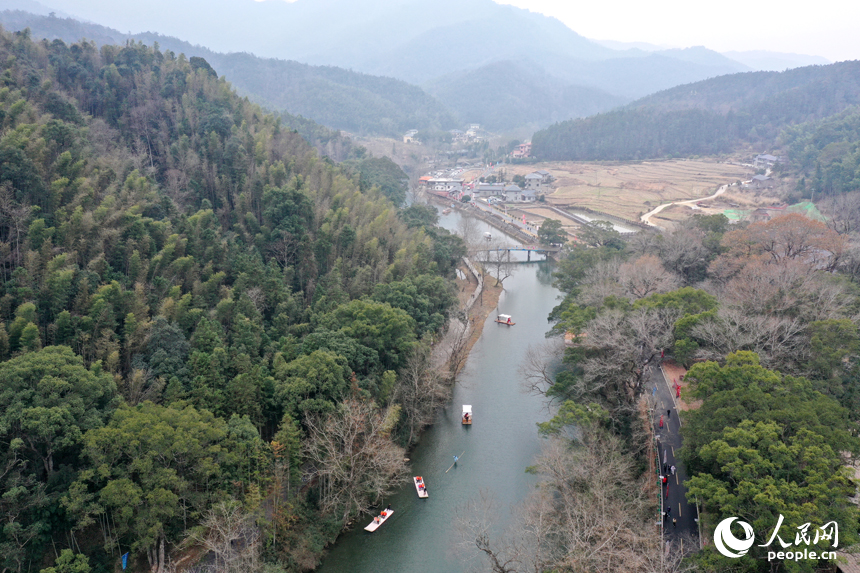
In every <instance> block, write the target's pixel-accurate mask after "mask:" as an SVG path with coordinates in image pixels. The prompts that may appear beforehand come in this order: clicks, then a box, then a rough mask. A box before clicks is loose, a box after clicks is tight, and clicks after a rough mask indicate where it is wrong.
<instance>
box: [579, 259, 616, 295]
mask: <svg viewBox="0 0 860 573" xmlns="http://www.w3.org/2000/svg"><path fill="white" fill-rule="evenodd" d="M620 265H621V263H620V262H619V260H618V258H611V259H609V260H606V261H598V262H597V263H596V264H595V265H594V266H592V267H591V268H589V269H588V270H587V271H586V272H585V276H584V277H583V279H582V281H581V283H580V286H581V291H580V293H579V296H578V297H577V302H579V304H581V305H583V306H594V307H600V306H602V305H603V301H604V299H605V298H606V297H608V296H624V290H623V289H622V287H621V284H620V283H619V276H618V268H619V266H620Z"/></svg>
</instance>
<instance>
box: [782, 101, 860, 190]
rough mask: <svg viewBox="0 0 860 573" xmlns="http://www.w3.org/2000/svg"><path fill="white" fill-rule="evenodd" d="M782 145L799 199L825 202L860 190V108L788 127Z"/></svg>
mask: <svg viewBox="0 0 860 573" xmlns="http://www.w3.org/2000/svg"><path fill="white" fill-rule="evenodd" d="M780 145H781V147H783V148H785V149H786V150H787V152H788V159H789V162H788V166H787V167H786V169H787V170H788V171H789V172H791V173H792V174H793V175H795V177H796V179H797V181H798V183H797V190H796V195H797V196H798V197H803V198H810V199H814V198H816V197H818V198H821V199H824V198H826V197H832V196H834V195H839V194H843V193H848V192H850V191H854V190H856V189H858V188H860V108H858V107H856V106H855V107H851V108H848V109H847V110H845V111H844V112H842V113H840V114H837V115H835V116H832V117H828V118H826V119H824V120H821V121H816V122H809V123H805V124H802V125H798V126H794V127H790V128H787V129H786V130H785V131H784V132H783V133H782V134H781V136H780Z"/></svg>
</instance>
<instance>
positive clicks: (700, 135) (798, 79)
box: [532, 61, 860, 160]
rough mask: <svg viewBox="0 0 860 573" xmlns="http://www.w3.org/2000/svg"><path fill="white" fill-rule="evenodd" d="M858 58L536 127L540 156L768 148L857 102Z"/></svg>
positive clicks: (708, 85) (675, 92) (738, 78)
mask: <svg viewBox="0 0 860 573" xmlns="http://www.w3.org/2000/svg"><path fill="white" fill-rule="evenodd" d="M858 78H860V62H857V61H849V62H841V63H837V64H831V65H828V66H809V67H805V68H797V69H793V70H788V71H785V72H755V73H741V74H731V75H727V76H720V77H717V78H713V79H710V80H705V81H702V82H697V83H694V84H688V85H684V86H678V87H676V88H672V89H670V90H666V91H663V92H659V93H657V94H654V95H651V96H648V97H645V98H642V99H640V100H637V101H635V102H633V103H631V104H629V105H627V106H625V107H624V108H621V109H617V110H614V111H611V112H609V113H605V114H600V115H595V116H592V117H589V118H585V119H578V120H571V121H566V122H562V123H558V124H556V125H553V126H551V127H549V128H547V129H545V130H542V131H539V132H537V133H535V135H534V138H533V145H532V153H533V154H534V155H535V156H537V157H539V158H541V159H545V160H629V159H647V158H655V157H666V156H670V157H671V156H685V157H689V156H693V155H715V154H720V153H726V152H729V151H731V150H733V149H735V148H736V147H737V146H738V145H740V144H743V143H748V144H758V145H763V146H766V147H772V146H773V144H774V142H775V141H776V139H777V137H778V136H779V135H780V133H781V132H782V130H783V129H784V128H786V127H789V126H792V125H796V124H800V123H804V122H809V121H815V120H820V119H823V118H826V117H828V116H831V115H834V114H837V113H840V112H842V111H843V110H845V109H846V108H848V107H849V106H852V105H857V104H860V79H858Z"/></svg>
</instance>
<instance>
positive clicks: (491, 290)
mask: <svg viewBox="0 0 860 573" xmlns="http://www.w3.org/2000/svg"><path fill="white" fill-rule="evenodd" d="M461 271H463V274H464V275H465V276H466V280H463V279H460V278H458V279H457V289H458V292H457V296H458V297H459V301H460V308H465V306H466V304H467V303H468V302H469V299H470V298H471V296H472V292H473V291H474V290H475V287H476V286H477V283H478V281H477V279H476V278H475V277H474V276H473V275H472V273H471V272H469V269H468V268H467V267H466V266H465V265H461ZM494 282H495V281H492V280H490V281H484V288H483V290H482V292H481V294H479V295H478V300H476V301H475V302H474V303H473V304H472V307H471V309H469V312H468V314H467V318H468V325H469V333H468V338H467V339H466V341H465V346H464V351H465V354H466V355H467V356H468V354H469V353H470V352H471V351H472V347H473V346H474V345H475V343H476V342H477V341H478V339H479V338H481V333H482V332H483V331H484V323H485V322H486V320H487V317H488V316H490V314H491V313H492V312H494V311H495V310H496V309H497V308H498V306H499V298H500V297H501V296H502V291H504V288H502V286H501V285H494V284H492V283H494ZM461 368H462V364H460V365H459V368H457V372H459V370H460V369H461ZM457 372H455V374H456V373H457Z"/></svg>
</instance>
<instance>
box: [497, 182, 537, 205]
mask: <svg viewBox="0 0 860 573" xmlns="http://www.w3.org/2000/svg"><path fill="white" fill-rule="evenodd" d="M505 201H507V202H508V203H531V202H534V201H537V194H536V193H535V190H534V189H522V188H521V187H520V186H519V185H508V186H507V187H505Z"/></svg>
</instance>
